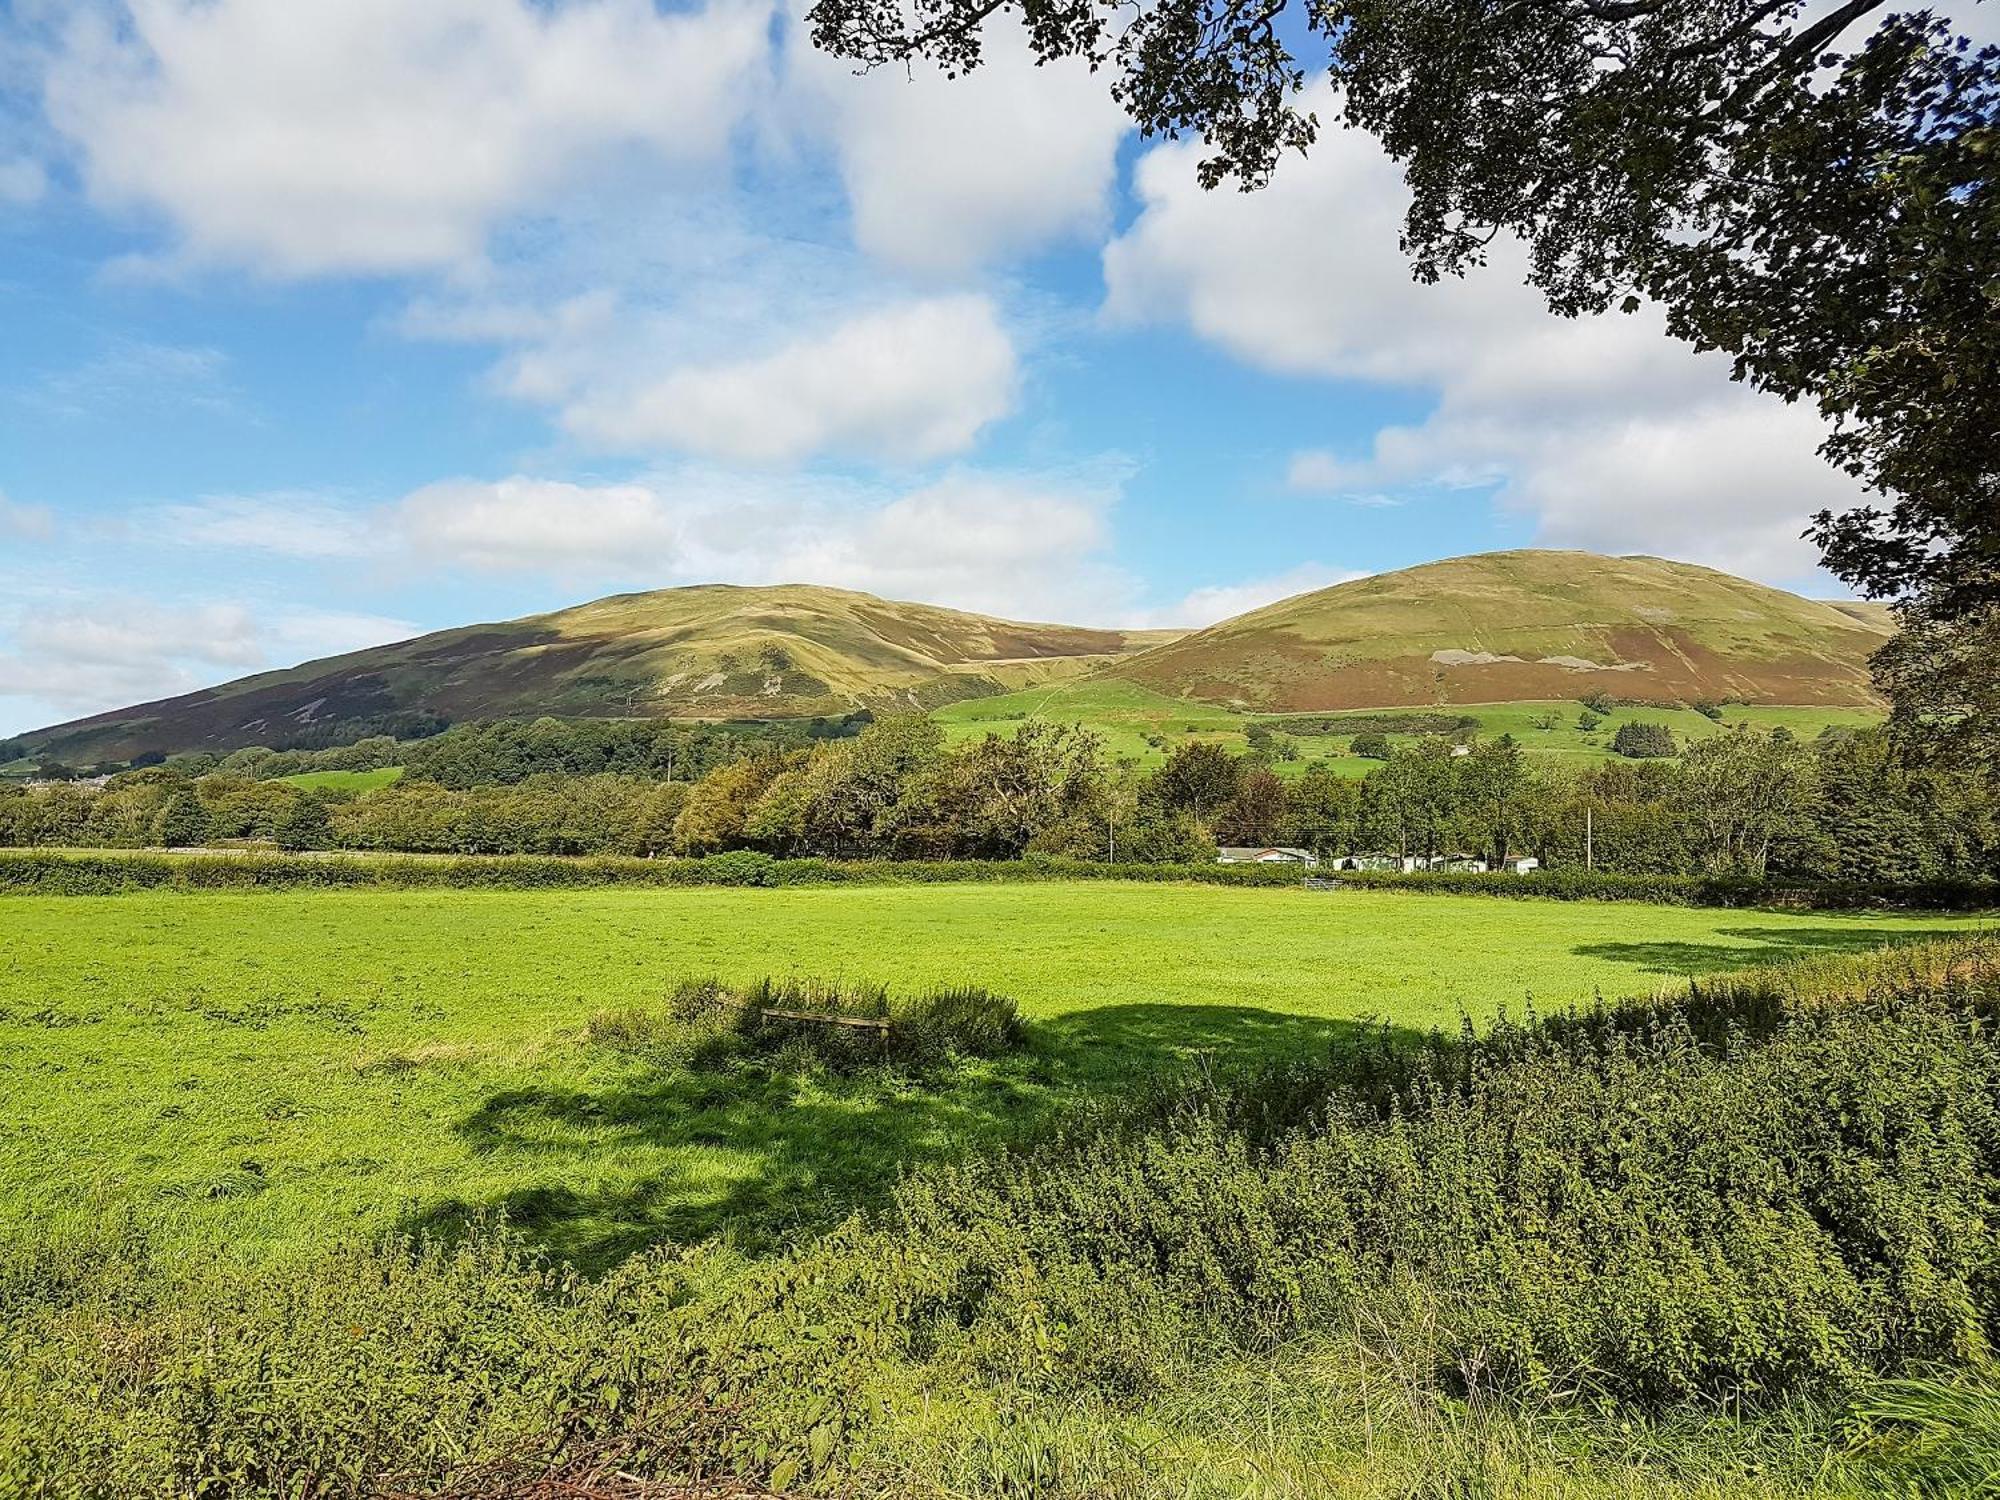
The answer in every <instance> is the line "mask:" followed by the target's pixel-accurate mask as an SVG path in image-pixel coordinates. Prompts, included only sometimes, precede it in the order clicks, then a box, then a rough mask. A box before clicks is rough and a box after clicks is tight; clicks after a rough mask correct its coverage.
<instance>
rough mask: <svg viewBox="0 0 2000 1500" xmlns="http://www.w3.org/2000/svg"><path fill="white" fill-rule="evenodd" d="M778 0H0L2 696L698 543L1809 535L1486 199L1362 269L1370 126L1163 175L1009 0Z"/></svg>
mask: <svg viewBox="0 0 2000 1500" xmlns="http://www.w3.org/2000/svg"><path fill="white" fill-rule="evenodd" d="M791 16H792V12H790V11H788V10H786V9H785V8H783V7H782V6H780V7H778V8H773V7H772V6H771V5H770V4H767V3H763V0H709V3H707V4H706V5H698V6H676V7H673V8H668V7H666V6H659V7H655V6H654V5H652V4H650V3H647V0H566V3H553V0H552V3H543V4H530V3H527V0H427V3H425V4H421V5H411V4H406V3H403V0H199V3H197V0H101V3H100V0H83V3H78V0H11V3H7V0H0V733H4V732H8V731H11V730H18V729H23V728H27V727H31V726H34V725H39V724H42V723H47V722H50V721H53V720H56V719H61V718H67V717H72V716H75V715H77V714H81V713H85V712H89V711H94V710H97V709H101V708H107V707H112V706H117V705H120V704H124V703H127V702H131V701H134V700H138V699H142V698H148V697H158V696H163V695H166V694H169V693H173V692H179V691H185V690H187V689H189V688H191V687H194V686H197V685H199V684H201V683H204V682H210V681H217V680H221V679H224V678H227V677H231V676H237V675H241V674H242V673H244V672H247V671H251V670H255V669H257V668H259V667H262V666H267V665H277V664H289V663H291V662H293V661H296V660H298V659H301V658H303V657H308V656H313V655H324V654H328V653H330V652H333V651H336V650H343V649H348V648H351V647H354V646H358V645H363V644H370V643H373V642H376V641H380V640H386V639H393V638H396V637H397V636H400V635H405V634H411V633H415V632H416V631H418V630H422V629H431V628H436V627H441V626H446V625H452V624H460V623H464V622H466V621H469V620H473V619H492V618H507V617H511V616H515V615H520V614H524V613H528V612H531V611H535V610H540V609H547V608H553V607H556V606H560V605H563V604H567V603H572V602H576V601H579V600H582V599H585V598H589V597H593V596H595V595H598V594H602V593H607V592H612V591H616V590H623V589H634V588H651V587H664V586H669V585H673V584H679V583H692V582H707V581H718V580H719V581H729V582H743V583H762V582H781V581H794V580H806V581H813V582H822V583H830V584H839V585H844V586H849V587H854V588H862V589H869V590H872V591H875V592H880V593H884V594H888V595H892V596H896V597H904V598H918V599H926V600H934V601H937V602H941V603H946V604H954V605H960V606H963V607H967V608H974V609H981V610H989V611H994V612H999V613H1005V614H1010V615H1014V616H1017V617H1026V618H1056V619H1066V620H1077V621H1084V622H1103V623H1120V622H1129V623H1135V624H1200V623H1205V622H1207V621H1209V620H1212V619H1215V618H1219V617H1221V616H1223V615H1226V614H1229V613H1233V612H1235V611H1237V610H1239V609H1242V608H1247V607H1250V606H1253V605H1255V604H1259V603H1263V602H1266V601H1268V600H1270V599H1273V598H1277V597H1280V596H1282V595H1284V594H1286V593H1291V592H1296V591H1298V590H1300V589H1304V588H1310V587H1318V586H1321V585H1324V584H1326V583H1329V582H1332V581H1335V580H1338V579H1341V578H1344V577H1349V576H1354V575H1356V574H1359V573H1362V572H1370V571H1377V570H1381V569H1386V568H1393V567H1399V566H1403V565H1406V564H1410V563H1415V562H1420V561H1424V560H1427V559H1430V558H1434V557H1439V556H1447V555H1452V554H1456V553H1462V552H1469V551H1479V550H1485V549H1490V548H1495V547H1506V546H1522V545H1545V546H1581V547H1589V548H1594V549H1598V550H1604V551H1620V552H1630V551H1649V552H1658V553H1663V554H1666V555H1671V556H1677V557H1682V558H1686V559H1689V560H1693V561H1699V562H1705V563H1710V564H1713V565H1716V566H1720V567H1725V568H1730V569H1732V570H1736V571H1740V572H1744V573H1748V574H1750V575H1752V576H1756V577H1760V578H1765V579H1768V580H1770V581H1773V582H1778V583H1783V584H1788V585H1792V586H1797V587H1802V588H1806V589H1809V590H1812V591H1816V592H1822V593H1832V592H1836V590H1835V589H1834V588H1833V587H1832V585H1831V584H1830V583H1829V582H1828V581H1827V580H1826V579H1824V578H1823V577H1818V576H1816V575H1815V574H1814V573H1813V568H1812V553H1811V550H1810V548H1809V547H1808V546H1806V545H1805V544H1804V543H1802V542H1800V541H1799V540H1798V532H1799V529H1800V527H1801V525H1802V524H1803V518H1804V517H1805V516H1806V515H1807V514H1808V513H1810V512H1811V511H1813V510H1815V509H1817V508H1819V507H1820V506H1822V505H1828V504H1832V505H1840V504H1844V503H1847V502H1848V501H1849V500H1851V499H1852V498H1853V494H1852V491H1851V490H1850V489H1849V488H1848V487H1847V486H1846V484H1845V482H1844V481H1842V480H1840V479H1838V478H1837V477H1836V476H1834V475H1832V474H1831V473H1829V472H1828V471H1827V470H1826V469H1825V467H1824V466H1823V465H1822V464H1821V463H1820V462H1819V460H1818V459H1817V458H1816V457H1815V456H1814V455H1813V451H1812V450H1813V448H1814V445H1815V443H1816V442H1817V440H1818V437H1819V435H1820V434H1819V431H1818V428H1817V426H1816V424H1815V420H1814V419H1813V417H1812V416H1811V415H1810V414H1809V413H1807V412H1803V411H1800V410H1798V409H1796V408H1785V407H1782V406H1780V405H1777V404H1775V403H1771V402H1768V401H1765V400H1763V399H1761V398H1758V397H1756V396H1754V395H1753V394H1751V393H1748V392H1746V391H1743V390H1741V389H1740V388H1738V387H1735V386H1732V385H1731V384H1730V383H1729V381H1728V380H1727V378H1726V376H1727V372H1726V370H1725V369H1723V368H1722V367H1721V366H1720V365H1719V364H1718V362H1717V361H1715V360H1714V359H1712V358H1698V357H1696V356H1693V355H1691V354H1689V353H1687V352H1685V351H1684V350H1682V349H1680V348H1679V347H1677V346H1675V345H1673V344H1671V343H1670V342H1668V341H1667V340H1666V339H1665V338H1664V337H1663V336H1662V335H1661V333H1660V332H1659V325H1658V320H1657V318H1656V317H1654V316H1653V315H1651V314H1650V313H1642V314H1641V315H1639V316H1637V317H1632V318H1621V317H1613V318H1609V319H1603V320H1595V321H1587V322H1582V323H1570V322H1562V321H1559V320H1555V319H1552V318H1549V317H1548V316H1547V315H1546V314H1545V313H1543V312H1542V310H1541V309H1540V307H1539V306H1538V305H1537V303H1536V301H1535V299H1534V298H1533V297H1532V295H1530V294H1528V293H1527V292H1525V291H1524V290H1523V289H1522V288H1521V286H1520V284H1519V261H1518V257H1517V256H1516V255H1515V254H1514V253H1513V252H1512V251H1511V250H1510V249H1509V248H1508V247H1506V246H1504V245H1503V246H1501V247H1500V248H1499V253H1498V254H1497V256H1496V259H1495V264H1494V265H1493V267H1491V268H1490V269H1489V270H1488V272H1486V273H1485V274H1484V275H1482V276H1479V277H1476V278H1474V279H1472V280H1471V281H1469V282H1466V283H1462V284H1451V285H1446V286H1443V287H1439V288H1421V287H1417V286H1414V285H1413V284H1411V283H1410V281H1409V279H1408V277H1407V274H1406V272H1405V270H1404V267H1403V265H1402V263H1401V261H1400V260H1399V258H1398V255H1397V251H1396V224H1397V218H1398V215H1399V213H1400V206H1401V193H1400V189H1399V187H1398V184H1397V181H1396V178H1395V175H1394V173H1393V171H1392V170H1391V169H1390V168H1389V167H1388V166H1387V164H1386V163H1384V162H1383V161H1382V160H1381V159H1380V157H1379V154H1378V153H1377V152H1376V151H1375V149H1374V148H1373V147H1372V145H1370V143H1368V142H1367V141H1366V140H1365V139H1360V138H1355V137H1350V136H1345V135H1341V134H1333V135H1330V136H1329V137H1328V138H1327V139H1326V140H1325V141H1324V142H1323V143H1322V145H1321V147H1320V148H1319V149H1318V150H1317V151H1316V152H1315V153H1314V155H1313V156H1312V157H1311V159H1309V160H1306V161H1295V162H1292V163H1289V164H1288V165H1287V167H1286V168H1285V169H1284V171H1283V172H1282V174H1281V176H1280V179H1279V181H1278V183H1277V184H1276V185H1275V186H1274V187H1273V188H1271V189H1270V190H1268V191H1267V192H1264V193H1262V194H1256V195H1248V196H1246V195H1241V194H1236V193H1232V192H1223V193H1203V192H1202V191H1201V190H1200V189H1199V188H1198V187H1197V186H1196V185H1195V182H1194V175H1193V162H1194V160H1195V159H1196V156H1197V154H1198V151H1197V148H1196V147H1195V146H1193V145H1191V144H1186V143H1183V144H1173V143H1165V144H1161V143H1145V142H1140V141H1138V140H1136V139H1135V138H1134V137H1133V136H1132V134H1131V133H1130V132H1129V131H1128V130H1127V129H1126V128H1125V125H1124V121H1123V119H1122V117H1121V116H1120V115H1119V114H1118V112H1117V111H1116V110H1115V109H1114V108H1113V107H1111V106H1110V105H1109V104H1108V103H1107V101H1106V100H1105V98H1104V97H1103V92H1102V85H1101V81H1100V80H1093V79H1091V78H1090V77H1089V76H1087V75H1085V74H1083V73H1081V72H1080V71H1064V70H1062V69H1058V68H1048V69H1040V70H1037V69H1034V68H1032V67H1029V66H1026V65H1025V64H1024V62H1023V61H1022V59H1021V57H1020V55H1019V49H1018V47H1017V46H1016V45H1015V44H1014V43H1013V41H1012V39H1011V38H1009V37H1007V36H1005V35H1002V36H1000V37H999V38H998V39H997V43H996V46H995V47H994V49H993V57H992V62H991V64H990V66H989V67H988V68H987V69H986V70H985V71H984V72H982V73H981V74H979V75H976V76H975V77H974V78H973V79H972V80H970V81H968V82H965V83H961V84H956V85H953V84H946V83H944V82H942V81H941V80H937V79H933V78H928V77H924V76H919V77H917V78H916V79H914V80H911V79H907V78H905V77H904V76H903V75H901V74H893V75H891V74H887V73H884V74H877V75H871V76H866V77H855V76H853V75H852V74H851V73H850V72H849V71H848V70H847V69H846V68H845V67H844V66H842V65H839V64H834V63H829V62H828V61H827V60H825V59H822V58H818V57H816V56H814V55H813V54H811V53H810V51H809V50H808V49H806V48H805V47H804V45H803V43H802V40H801V38H800V36H799V33H798V29H797V27H796V26H795V25H794V24H793V22H792V19H791ZM1322 113H1323V114H1324V113H1325V105H1324V102H1323V101H1322Z"/></svg>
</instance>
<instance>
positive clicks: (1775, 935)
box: [1570, 925, 1965, 978]
mask: <svg viewBox="0 0 2000 1500" xmlns="http://www.w3.org/2000/svg"><path fill="white" fill-rule="evenodd" d="M1964 934H1965V929H1964V928H1963V927H1929V928H1916V929H1912V928H1908V927H1895V928H1884V927H1868V926H1864V925H1852V926H1827V927H1723V928H1719V929H1718V930H1717V932H1716V936H1717V937H1718V938H1731V939H1735V941H1734V942H1729V943H1720V942H1717V943H1584V944H1582V945H1580V946H1578V947H1576V948H1572V949H1571V950H1570V951H1571V952H1572V953H1575V954H1578V955H1579V956H1581V957H1584V958H1606V959H1610V960H1611V961H1612V962H1613V963H1622V964H1631V965H1632V966H1633V967H1634V968H1637V969H1643V970H1645V971H1646V972H1647V973H1650V974H1669V975H1674V976H1676V977H1695V978H1699V977H1700V976H1702V975H1704V974H1725V973H1728V972H1730V971H1731V970H1734V969H1755V968H1762V967H1765V966H1767V965H1770V964H1779V963H1788V962H1790V961H1792V960H1794V959H1800V958H1814V957H1822V958H1826V957H1837V956H1839V955H1841V954H1847V953H1865V952H1867V951H1868V950H1870V949H1872V948H1885V947H1895V946H1899V945H1901V944H1904V943H1927V942H1933V941H1935V940H1937V939H1939V938H1951V937H1962V936H1964Z"/></svg>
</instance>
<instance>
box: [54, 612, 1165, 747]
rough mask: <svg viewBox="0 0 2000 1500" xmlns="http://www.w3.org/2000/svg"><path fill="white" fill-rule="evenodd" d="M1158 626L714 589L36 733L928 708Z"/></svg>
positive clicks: (220, 731)
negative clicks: (1113, 626)
mask: <svg viewBox="0 0 2000 1500" xmlns="http://www.w3.org/2000/svg"><path fill="white" fill-rule="evenodd" d="M1161 639H1162V636H1161V635H1160V634H1159V633H1157V632H1154V633H1147V632H1136V633H1127V632H1123V631H1116V630H1087V629H1081V628H1078V627H1075V626H1068V625H1037V624H1023V623H1020V622H1017V621H1011V620H998V619H992V618H989V617H987V616H984V615H974V614H966V613H963V612H961V611H958V610H951V609H940V608H937V607H935V606H932V605H926V604H900V603H895V602H892V601H890V600H886V599H878V598H875V597H874V596H873V595H870V594H858V593H852V592H849V591H847V590H844V589H829V588H816V587H809V586H805V585H787V586H781V587H774V588H735V587H730V586H726V585H719V584H718V585H711V586H705V587H699V588H682V589H663V590H659V591H657V592H653V593H644V594H621V595H617V596H615V597H612V598H608V599H599V600H596V601H595V602H593V603H590V604H584V605H579V606H577V607H576V608H574V609H566V610H558V611H556V612H554V613H552V614H545V615H531V616H528V617H527V618H525V619H520V620H511V621H506V622H503V623H500V624H491V625H472V626H466V627H464V628H461V629H457V630H444V631H439V632H437V633H435V634H432V635H426V636H419V637H418V638H417V639H415V640H412V641H404V642H401V643H399V644H396V645H391V646H380V647H374V648H371V649H369V650H365V651H355V652H350V653H348V654H347V655H345V656H336V657H329V658H327V659H325V660H322V661H314V662H307V663H306V664H305V665H303V666H300V667H295V668H293V669H291V670H289V671H283V672H265V673H261V674H259V675H257V676H254V677H246V678H243V679H241V680H240V681H237V682H231V683H225V684H224V685H222V686H220V687H216V688H210V689H205V690H203V691H201V692H198V693H190V694H187V695H185V696H184V697H180V698H173V699H168V700H165V701H163V702H158V703H149V704H141V705H139V706H137V707H134V708H129V709H121V710H118V711H116V712H113V713H107V714H99V715H95V716H93V717H91V718H87V719H80V720H76V721H74V722H72V723H68V724H60V725H56V726H54V727H52V728H50V729H45V730H41V731H39V732H36V733H33V734H30V735H26V736H24V737H23V738H24V739H25V740H26V741H27V742H28V743H29V744H30V745H31V746H32V747H33V749H34V750H35V751H36V752H38V753H44V754H53V755H56V756H59V757H61V758H63V759H66V760H69V761H72V762H85V761H93V760H106V759H124V758H126V757H128V756H130V755H133V754H135V753H137V752H139V751H142V750H163V751H169V752H173V751H181V750H226V749H231V748H235V747H237V746H241V745H246V744H260V743H261V744H273V743H283V742H284V741H285V740H286V739H287V738H288V737H289V736H294V735H297V734H299V733H301V732H304V731H309V730H311V729H312V728H313V727H314V726H323V725H325V724H326V723H327V722H328V721H343V720H344V721H359V720H371V719H382V718H386V717H388V716H391V715H395V714H399V713H411V712H424V713H429V714H434V715H439V716H442V717H444V718H447V719H451V720H463V719H480V718H508V717H535V716H538V715H542V714H553V715H556V716H559V717H577V718H583V717H626V716H632V715H657V716H672V717H685V718H703V719H776V718H799V717H811V716H815V715H833V714H843V713H847V712H850V711H852V710H854V709H857V708H864V707H865V708H872V709H878V710H879V709H885V708H928V707H932V706H934V705H936V704H939V703H944V702H949V701H952V700H954V699H959V698H969V697H975V696H978V695H979V694H982V693H993V692H1000V691H1005V690H1008V689H1011V688H1016V687H1020V686H1024V685H1026V684H1028V683H1031V682H1036V681H1040V680H1043V679H1044V678H1046V677H1051V676H1057V675H1061V674H1065V673H1067V674H1071V675H1075V674H1077V673H1081V672H1087V671H1090V670H1094V669H1096V668H1099V667H1102V666H1104V665H1106V664H1108V663H1110V662H1112V661H1113V660H1115V659H1116V658H1117V657H1118V656H1119V655H1120V654H1121V653H1123V652H1126V651H1128V650H1131V649H1134V648H1136V647H1141V646H1146V645H1150V644H1153V643H1156V642H1158V641H1159V640H1161Z"/></svg>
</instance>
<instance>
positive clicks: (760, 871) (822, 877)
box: [0, 849, 2000, 911]
mask: <svg viewBox="0 0 2000 1500" xmlns="http://www.w3.org/2000/svg"><path fill="white" fill-rule="evenodd" d="M1308 873H1309V872H1307V871H1304V870H1302V869H1301V868H1300V867H1299V866H1296V865H1220V864H1197V865H1169V864H1131V865H1126V864H1107V863H1103V862H1099V861H1090V860H1070V859H1054V858H1047V857H1043V856H1035V855H1030V856H1029V857H1027V858H1025V859H1019V860H887V859H883V860H830V859H775V858H773V857H772V856H770V855H768V854H761V853H757V852H755V851H753V850H732V851H729V852H727V853H722V854H710V855H706V856H704V857H701V858H697V859H621V858H614V857H586V858H554V857H543V856H537V855H436V856H431V855H393V854H392V855H341V854H326V855H317V854H282V853H275V852H273V853H266V852H259V851H246V852H244V853H241V854H163V853H155V852H150V851H144V850H106V851H90V852H77V853H70V852H59V851H53V850H40V849H0V893H9V892H11V893H16V894H38V895H74V896H95V895H109V894H115V893H117V892H120V891H138V890H162V889H164V890H189V891H198V890H239V889H257V888H278V889H296V888H328V889H340V888H350V887H352V888H373V889H454V890H545V889H572V888H580V887H590V886H608V885H636V886H665V887H673V886H810V885H934V884H943V883H959V882H988V883H994V884H1000V883H1012V882H1021V881H1050V880H1126V881H1139V882H1150V883H1160V882H1178V883H1183V884H1187V883H1192V884H1200V885H1223V886H1268V887H1288V888H1297V887H1299V886H1300V885H1301V884H1302V882H1303V880H1304V879H1305V877H1306V875H1307V874H1308ZM1316 878H1325V879H1331V880H1333V881H1335V882H1336V883H1337V885H1338V886H1339V888H1340V889H1342V890H1360V891H1366V890H1407V891H1432V892H1440V893H1445V894H1451V895H1468V896H1470V895H1478V896H1498V897H1507V898H1512V899H1519V900H1536V899H1540V900H1557V901H1650V902H1657V903H1662V904H1666V905H1674V906H1724V907H1736V906H1745V907H1747V906H1783V907H1796V908H1800V909H1811V910H1847V909H1863V908H1870V907H1882V908H1887V907H1907V908H1912V909H1918V910H1927V911H1951V910H1957V911H1976V910H1984V909H1987V908H1991V907H1995V906H2000V884H1996V883H1995V882H1992V881H1987V880H1958V881H1949V880H1938V881H1924V882H1912V883H1908V884H1876V883H1859V882H1849V883H1843V882H1823V883H1814V884H1809V883H1801V882H1791V881H1773V880H1761V881H1760V880H1749V879H1743V878H1740V877H1733V876H1700V875H1601V874H1590V873H1585V872H1583V871H1553V872H1551V871H1537V872H1535V873H1534V874H1531V875H1508V874H1499V873H1494V874H1471V873H1455V872H1445V871H1437V872H1424V873H1419V874H1411V875H1403V874H1397V873H1394V872H1389V871H1366V872H1349V873H1344V874H1339V875H1333V876H1323V877H1322V876H1316ZM1333 894H1338V893H1337V892H1333V893H1329V895H1333Z"/></svg>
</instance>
